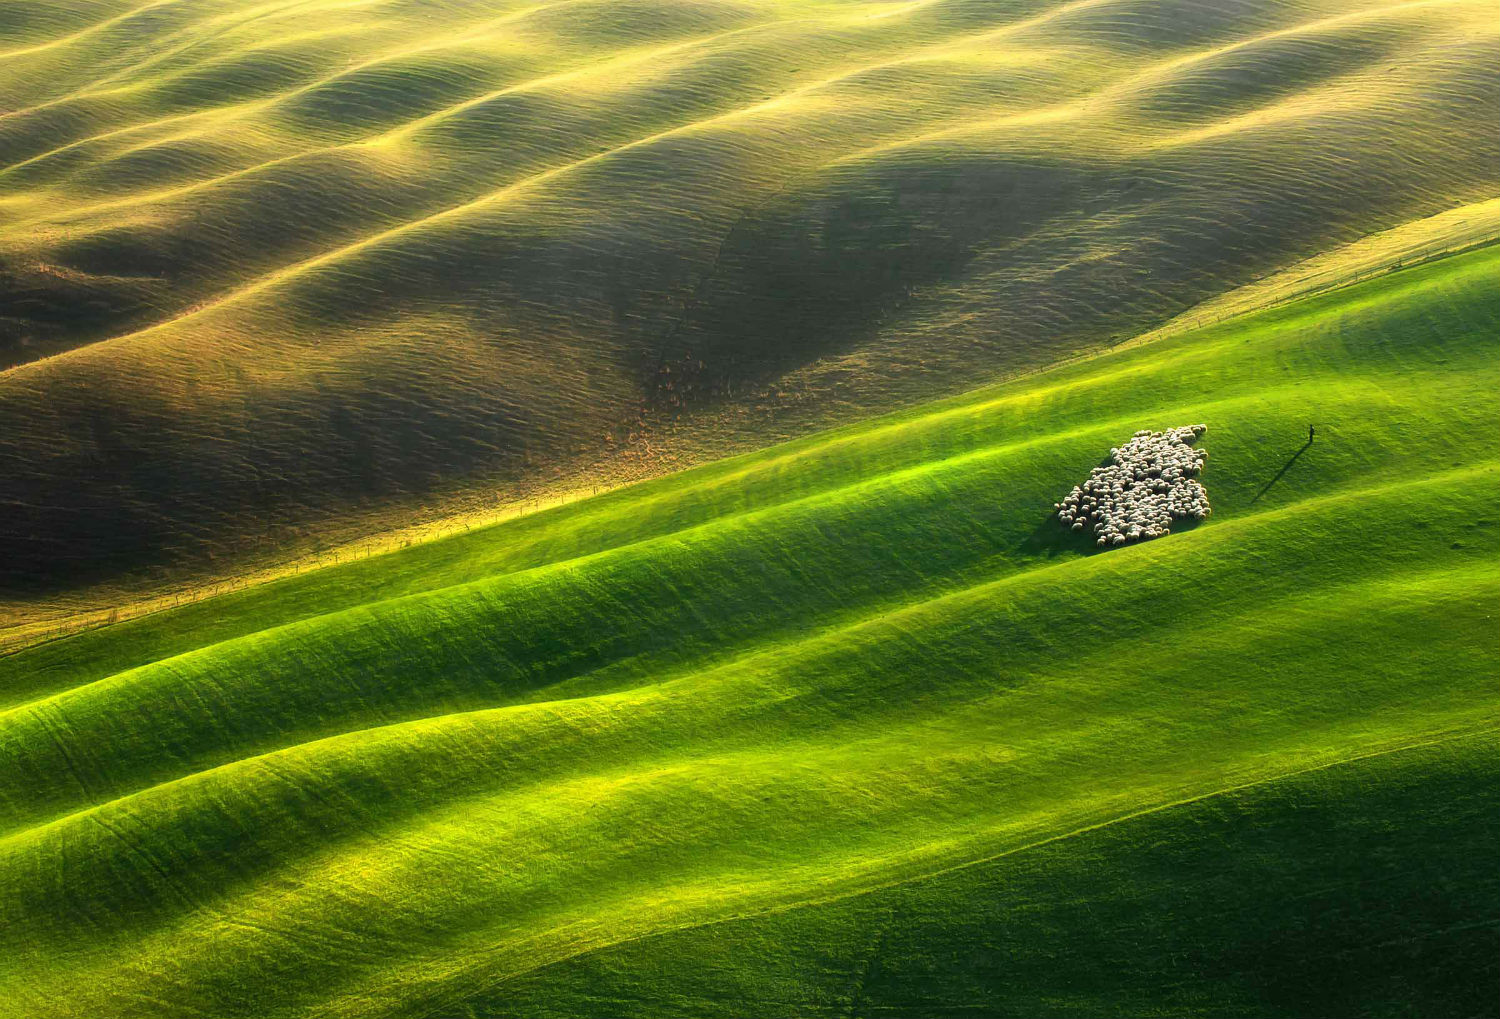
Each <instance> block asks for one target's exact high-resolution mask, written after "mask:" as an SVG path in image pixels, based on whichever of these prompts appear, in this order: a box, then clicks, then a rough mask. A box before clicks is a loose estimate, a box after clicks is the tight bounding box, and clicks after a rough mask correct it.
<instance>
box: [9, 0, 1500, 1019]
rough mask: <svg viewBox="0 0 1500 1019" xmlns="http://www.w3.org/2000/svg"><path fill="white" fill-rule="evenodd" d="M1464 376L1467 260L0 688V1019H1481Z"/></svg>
mask: <svg viewBox="0 0 1500 1019" xmlns="http://www.w3.org/2000/svg"><path fill="white" fill-rule="evenodd" d="M892 10H893V11H894V10H906V8H893V9H892ZM1497 336H1500V247H1486V248H1480V249H1477V250H1474V251H1471V252H1469V253H1466V254H1462V255H1456V256H1452V257H1448V258H1444V259H1441V260H1438V261H1434V262H1431V263H1428V264H1425V265H1423V266H1420V267H1417V268H1413V269H1407V270H1404V271H1401V272H1398V273H1393V274H1390V275H1387V276H1384V277H1381V278H1379V279H1376V280H1373V281H1369V282H1365V283H1362V284H1358V285H1356V286H1352V287H1349V288H1345V289H1342V290H1338V291H1335V292H1332V293H1329V294H1324V295H1320V296H1316V297H1312V298H1307V299H1304V300H1301V301H1298V302H1295V303H1292V304H1288V305H1286V306H1284V307H1281V308H1277V309H1274V310H1271V311H1266V312H1261V313H1258V314H1255V315H1250V316H1243V317H1240V318H1235V319H1232V320H1229V321H1226V322H1223V323H1220V324H1217V325H1214V326H1210V327H1207V328H1203V329H1198V330H1192V331H1188V332H1184V333H1181V334H1178V335H1175V336H1172V337H1169V338H1166V339H1162V340H1159V341H1156V342H1154V343H1151V344H1147V345H1142V346H1138V347H1134V348H1130V349H1125V350H1121V351H1118V352H1115V353H1112V354H1107V355H1104V356H1101V357H1097V358H1093V359H1090V360H1086V361H1081V362H1077V363H1074V364H1071V365H1068V366H1064V367H1060V368H1057V369H1054V370H1052V371H1048V372H1045V373H1042V374H1039V375H1035V376H1032V377H1028V378H1025V379H1020V380H1015V381H1012V382H1009V383H1005V384H1001V385H998V386H994V387H989V388H986V389H982V390H978V391H975V392H973V393H970V394H967V395H965V396H963V397H959V398H955V399H951V400H948V401H945V402H940V403H934V404H929V405H926V406H923V407H919V408H915V409H912V410H908V411H904V412H901V413H898V414H895V415H892V416H887V417H883V418H877V419H874V420H872V421H869V422H866V423H863V424H859V425H853V426H849V427H846V428H844V429H841V430H838V431H834V432H827V433H821V434H817V435H813V436H810V437H807V438H804V439H801V440H798V441H796V442H794V443H790V444H785V445H781V446H777V447H772V448H769V449H766V450H762V451H760V452H757V453H754V454H750V455H746V456H741V457H736V458H732V459H726V460H722V461H718V462H716V463H713V464H710V465H707V466H705V467H702V468H698V469H694V470H691V471H687V472H683V473H679V474H674V475H670V476H666V477H662V478H659V479H656V480H653V481H648V482H643V483H641V484H638V485H635V486H631V487H629V488H625V489H621V490H618V491H615V492H612V493H609V494H607V495H603V496H600V497H597V498H593V499H588V500H584V501H582V502H579V503H576V504H573V505H571V506H567V507H564V508H560V509H556V510H552V511H548V512H544V513H538V514H534V515H531V516H528V517H524V518H520V519H517V520H513V521H510V522H507V523H503V524H499V525H496V526H493V527H489V528H486V529H483V530H478V531H474V532H472V533H470V534H467V535H463V536H459V537H455V538H451V539H447V540H443V541H438V542H433V543H430V544H426V545H421V546H417V547H413V548H411V549H407V550H403V551H399V552H395V553H392V554H389V555H384V556H379V557H375V558H371V559H368V560H364V561H360V562H356V563H350V564H346V565H343V566H338V567H331V568H328V569H325V570H319V571H316V572H313V573H310V574H306V575H302V576H298V577H293V578H288V579H285V580H282V581H279V582H276V583H273V584H267V585H264V586H261V587H258V588H255V589H253V590H246V591H240V592H236V593H234V594H230V595H225V596H222V597H219V598H215V599H212V600H209V601H205V602H201V603H198V604H194V605H189V606H185V607H183V608H181V609H179V610H175V611H169V612H162V613H157V614H153V615H149V616H143V617H140V618H137V619H133V620H129V621H125V622H121V623H118V624H116V625H112V626H108V627H103V628H100V629H97V630H93V631H89V632H85V633H81V634H78V635H76V636H72V637H69V638H66V639H62V640H58V641H54V642H51V643H47V644H43V645H40V646H37V647H33V648H30V649H26V650H23V651H21V652H19V653H16V654H12V655H9V656H7V657H4V658H0V1013H3V1014H6V1015H15V1016H18V1017H20V1016H28V1017H35V1016H72V1015H77V1016H97V1015H121V1016H135V1015H140V1016H175V1015H181V1016H192V1015H215V1016H223V1015H239V1014H243V1015H256V1016H278V1015H326V1016H376V1015H444V1016H448V1015H485V1016H492V1015H509V1014H513V1015H525V1016H543V1015H579V1014H584V1015H601V1016H604V1015H622V1014H641V1015H662V1014H724V1015H745V1014H809V1015H861V1016H862V1015H892V1016H904V1015H917V1014H921V1015H953V1016H959V1015H986V1016H993V1015H1038V1014H1065V1015H1079V1014H1101V1013H1109V1014H1119V1013H1130V1014H1147V1013H1163V1012H1165V1013H1171V1014H1205V1015H1228V1014H1243V1015H1257V1016H1265V1015H1309V1014H1339V1015H1409V1014H1429V1015H1430V1014H1445V1015H1446V1014H1454V1015H1458V1014H1466V1015H1467V1014H1476V1015H1477V1014H1486V1013H1487V1011H1491V1010H1492V1009H1493V1005H1494V1002H1495V1001H1496V1000H1500V963H1497V960H1500V953H1497V952H1496V951H1495V949H1496V945H1497V940H1500V876H1497V873H1496V871H1495V869H1494V867H1493V866H1492V862H1493V858H1494V852H1493V850H1494V846H1495V844H1496V839H1497V837H1500V733H1497V730H1496V725H1497V723H1496V718H1497V709H1500V682H1497V679H1500V677H1497V673H1496V663H1497V661H1500V625H1497V618H1496V617H1497V615H1500V512H1497V505H1500V452H1497V450H1496V447H1495V437H1496V435H1497V434H1500V405H1497V402H1496V401H1495V399H1494V396H1493V394H1494V392H1495V391H1496V390H1497V388H1500V357H1497ZM1199 421H1202V422H1205V423H1207V425H1208V432H1207V434H1206V435H1205V437H1204V438H1203V440H1202V443H1203V445H1204V446H1205V448H1207V449H1208V450H1209V451H1210V458H1209V460H1208V466H1207V469H1206V471H1205V473H1204V475H1203V480H1204V483H1205V484H1206V486H1207V488H1208V491H1209V493H1210V496H1211V498H1212V500H1213V504H1214V507H1215V512H1214V514H1213V516H1211V517H1210V518H1209V519H1208V520H1207V521H1206V522H1204V523H1203V524H1201V525H1199V526H1196V527H1193V528H1189V529H1184V530H1181V531H1179V532H1178V533H1174V534H1172V535H1171V536H1169V537H1166V538H1163V539H1160V540H1157V541H1153V542H1149V543H1145V544H1141V545H1135V546H1127V547H1124V548H1120V549H1113V550H1110V551H1107V552H1097V551H1096V550H1095V549H1094V548H1093V546H1092V545H1091V544H1090V543H1088V542H1087V541H1086V540H1084V539H1083V538H1081V537H1080V536H1077V535H1073V534H1071V533H1070V532H1066V531H1064V530H1063V529H1062V528H1061V527H1060V526H1059V525H1058V523H1057V521H1056V520H1055V519H1052V518H1051V515H1050V514H1051V509H1052V503H1053V502H1054V501H1055V500H1056V499H1058V498H1059V497H1060V496H1061V495H1062V494H1064V493H1065V492H1066V491H1067V490H1068V489H1069V488H1070V487H1071V486H1072V485H1073V484H1074V483H1075V482H1077V481H1078V480H1080V479H1081V478H1082V477H1084V476H1085V475H1086V474H1087V472H1088V470H1089V469H1090V467H1092V466H1093V465H1094V464H1096V463H1098V462H1099V460H1100V458H1101V457H1102V456H1103V455H1104V453H1105V452H1106V451H1107V450H1108V448H1109V447H1110V446H1111V445H1114V444H1118V443H1119V442H1120V441H1121V440H1123V439H1124V438H1126V437H1128V436H1129V435H1130V434H1131V433H1132V432H1133V431H1134V430H1135V429H1137V428H1141V427H1158V428H1159V427H1165V426H1171V425H1178V424H1187V423H1193V422H1199ZM1309 424H1315V425H1316V427H1317V434H1316V438H1315V439H1314V440H1313V441H1312V442H1311V443H1308V442H1307V429H1308V425H1309Z"/></svg>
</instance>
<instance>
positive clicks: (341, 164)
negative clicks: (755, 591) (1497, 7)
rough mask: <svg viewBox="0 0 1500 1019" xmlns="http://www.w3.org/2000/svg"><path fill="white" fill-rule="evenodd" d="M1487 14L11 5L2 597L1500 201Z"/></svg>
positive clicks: (413, 2) (792, 393)
mask: <svg viewBox="0 0 1500 1019" xmlns="http://www.w3.org/2000/svg"><path fill="white" fill-rule="evenodd" d="M1497 34H1500V22H1497V19H1496V18H1495V17H1494V4H1493V0H1412V2H1398V3H1381V2H1378V0H1256V2H1247V0H1222V2H1213V3H1205V2H1202V0H1066V2H1059V0H913V2H903V0H874V2H872V0H552V2H543V3H533V2H530V0H366V2H359V3H350V2H346V0H265V2H254V0H171V2H165V0H41V2H31V3H24V4H19V3H17V4H10V5H8V6H7V8H6V10H5V11H4V12H0V298H3V304H0V369H3V368H6V367H9V370H8V371H3V372H0V472H3V475H4V477H5V480H6V490H5V497H4V498H3V499H0V597H4V598H6V599H8V600H9V605H10V606H12V607H14V608H15V610H16V611H18V612H19V611H22V610H23V609H24V607H25V606H26V605H27V604H28V599H35V598H37V597H39V596H40V595H44V594H45V595H49V596H60V595H61V594H65V593H67V592H69V591H72V590H77V589H79V588H80V587H86V586H87V585H89V584H93V583H102V582H105V581H117V582H120V583H124V581H123V580H122V579H121V578H136V579H138V580H139V579H141V578H145V579H144V580H142V582H143V583H145V582H148V581H150V580H152V578H153V577H155V579H157V580H159V579H160V577H159V576H157V575H155V574H152V573H151V571H152V570H153V569H156V570H162V569H167V568H172V567H180V566H182V565H183V564H194V563H195V564H198V565H199V566H200V567H201V568H202V571H203V572H204V573H206V574H208V575H213V574H215V573H222V572H223V571H224V570H225V569H226V565H225V564H226V563H230V562H240V561H242V560H243V558H244V557H245V556H254V555H257V554H261V553H264V554H265V555H276V554H282V553H284V552H286V551H287V550H288V549H301V550H306V549H308V548H311V547H313V546H315V545H316V544H317V542H318V541H320V540H322V539H323V536H324V535H325V534H326V533H327V532H328V531H329V530H330V529H334V530H336V529H338V528H340V527H342V528H343V529H344V530H345V531H348V532H349V533H361V531H364V532H367V531H368V530H369V528H370V527H372V526H373V525H374V524H373V522H378V521H386V522H389V521H390V520H393V519H402V520H406V519H410V518H411V517H412V516H413V515H414V514H418V513H423V512H427V513H433V512H437V511H438V510H439V509H440V508H441V507H443V506H449V505H457V504H459V503H463V504H464V505H485V504H488V505H491V506H493V505H494V503H495V502H496V500H497V499H500V500H506V499H511V498H514V497H516V496H517V495H518V493H525V492H529V491H535V490H536V489H537V488H538V487H539V486H545V485H551V486H563V487H566V486H568V485H569V484H579V483H583V481H584V480H590V483H592V481H597V480H601V479H602V480H606V481H608V480H616V479H619V478H628V477H635V476H639V475H644V474H651V473H659V472H661V471H662V470H664V469H667V468H670V467H672V466H673V465H680V464H684V463H687V462H693V461H701V460H703V459H705V458H713V457H718V456H721V455H724V454H725V453H726V452H735V451H743V450H747V449H751V448H759V447H761V446H764V445H767V444H769V443H770V442H772V441H779V440H781V439H784V438H789V437H793V436H795V435H798V434H805V433H807V432H808V431H809V430H810V429H812V428H813V427H814V426H827V425H828V424H838V423H842V422H844V421H848V420H850V419H852V418H853V417H857V416H861V415H866V414H869V413H875V412H885V411H889V410H892V409H896V408H898V407H901V406H909V405H913V404H915V403H916V402H919V401H922V400H927V399H932V398H935V397H940V396H944V395H950V394H954V393H958V392H962V391H966V390H968V389H971V388H973V387H974V386H976V385H978V384H981V383H985V382H988V381H993V380H995V379H998V378H1000V377H1003V376H1005V375H1007V374H1013V373H1015V372H1018V371H1022V370H1028V369H1033V368H1037V367H1040V366H1043V365H1046V364H1051V363H1053V362H1055V361H1056V360H1058V359H1059V358H1062V357H1065V356H1069V355H1072V354H1075V353H1078V352H1081V351H1088V350H1095V349H1098V348H1099V347H1101V346H1105V345H1108V344H1111V343H1115V342H1118V341H1122V340H1125V339H1128V338H1130V337H1132V336H1136V335H1138V334H1140V333H1142V332H1144V331H1146V330H1148V329H1151V328H1154V327H1156V326H1159V325H1161V324H1162V323H1163V322H1165V321H1167V320H1169V319H1171V318H1172V317H1174V316H1176V315H1178V314H1180V313H1182V312H1184V311H1185V310H1187V309H1190V308H1192V307H1194V306H1195V305H1197V304H1199V303H1200V302H1202V301H1205V300H1210V299H1214V298H1217V297H1220V296H1222V295H1223V294H1225V293H1228V292H1231V291H1234V290H1236V289H1237V288H1239V287H1240V286H1242V285H1244V284H1249V283H1251V282H1253V281H1255V280H1258V279H1260V278H1261V277H1263V276H1266V275H1268V274H1272V273H1276V272H1284V271H1289V270H1290V269H1291V268H1292V267H1293V266H1295V265H1297V264H1298V263H1299V262H1301V261H1302V260H1303V259H1306V258H1308V257H1311V256H1315V255H1319V254H1321V253H1324V252H1327V251H1330V250H1334V249H1337V248H1339V247H1340V246H1341V245H1345V244H1348V243H1350V242H1354V241H1356V240H1357V239H1358V238H1361V237H1365V236H1367V235H1370V234H1372V233H1375V232H1378V231H1385V230H1388V229H1391V228H1395V227H1398V226H1400V225H1402V224H1405V223H1408V222H1413V221H1418V220H1422V219H1424V218H1428V217H1432V216H1434V215H1442V214H1445V213H1452V212H1453V211H1454V210H1456V209H1462V208H1464V207H1466V206H1468V205H1471V204H1475V203H1481V202H1485V201H1489V200H1491V199H1493V198H1494V197H1495V195H1496V193H1497V188H1500V171H1497V167H1500V141H1497V136H1496V132H1495V131H1494V130H1493V127H1494V124H1495V123H1496V122H1497V121H1500V43H1497ZM1445 222H1447V221H1445ZM1449 225H1451V226H1453V227H1454V229H1455V230H1457V231H1458V232H1459V233H1460V234H1461V233H1463V230H1462V229H1461V225H1460V224H1454V223H1450V224H1449ZM1491 236H1493V234H1492V233H1491ZM1325 268H1331V270H1332V271H1333V274H1334V276H1335V277H1337V276H1339V275H1340V273H1342V272H1343V271H1344V269H1341V268H1339V267H1338V266H1334V267H1327V266H1325ZM1345 268H1347V267H1345ZM47 355H51V356H47ZM273 522H274V523H273ZM215 557H217V558H215Z"/></svg>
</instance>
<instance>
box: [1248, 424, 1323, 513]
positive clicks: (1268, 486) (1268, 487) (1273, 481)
mask: <svg viewBox="0 0 1500 1019" xmlns="http://www.w3.org/2000/svg"><path fill="white" fill-rule="evenodd" d="M1312 444H1313V441H1312V440H1311V439H1308V440H1307V441H1306V442H1304V443H1303V444H1302V448H1301V449H1299V450H1297V452H1295V453H1293V454H1292V458H1291V459H1290V460H1288V461H1287V462H1286V463H1285V464H1283V465H1282V467H1281V470H1279V471H1277V472H1276V476H1275V477H1274V478H1272V479H1271V480H1270V481H1267V482H1266V487H1265V488H1262V489H1261V490H1260V491H1259V492H1256V493H1255V498H1254V499H1251V500H1250V505H1252V506H1254V505H1255V504H1256V503H1258V502H1260V497H1261V496H1263V495H1265V494H1266V493H1267V492H1269V491H1270V490H1271V486H1272V485H1274V484H1276V482H1278V481H1280V480H1281V476H1282V475H1283V474H1285V473H1286V472H1287V471H1289V470H1291V469H1292V464H1294V463H1296V462H1297V458H1298V457H1299V456H1301V455H1302V454H1303V453H1306V452H1307V450H1308V447H1309V446H1311V445H1312Z"/></svg>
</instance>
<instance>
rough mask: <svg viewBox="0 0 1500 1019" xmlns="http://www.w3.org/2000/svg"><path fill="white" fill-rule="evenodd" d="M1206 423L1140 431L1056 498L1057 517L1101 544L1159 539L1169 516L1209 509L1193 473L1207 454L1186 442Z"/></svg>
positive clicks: (1180, 517)
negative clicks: (1159, 430) (1063, 494)
mask: <svg viewBox="0 0 1500 1019" xmlns="http://www.w3.org/2000/svg"><path fill="white" fill-rule="evenodd" d="M1207 430H1208V426H1207V425H1184V426H1183V427H1181V428H1168V429H1167V430H1166V431H1165V432H1152V431H1139V432H1136V433H1135V435H1133V436H1132V437H1131V439H1130V441H1129V442H1127V443H1126V444H1125V445H1123V446H1120V447H1118V448H1116V449H1111V450H1110V451H1109V459H1110V462H1109V464H1108V465H1106V466H1104V467H1095V468H1094V470H1093V471H1092V473H1090V474H1089V479H1088V480H1087V481H1085V482H1084V483H1083V484H1082V485H1078V486H1077V487H1075V488H1074V489H1073V491H1072V492H1070V493H1068V496H1067V498H1065V499H1064V500H1063V501H1062V502H1060V503H1057V504H1056V506H1057V518H1058V519H1059V520H1061V521H1062V523H1063V526H1064V527H1068V528H1071V529H1072V530H1075V531H1082V530H1084V528H1089V529H1090V530H1092V532H1093V533H1094V536H1095V539H1096V543H1097V544H1098V545H1099V547H1100V548H1104V547H1107V546H1111V545H1123V544H1125V543H1126V542H1127V541H1138V540H1142V539H1146V538H1159V537H1161V536H1162V535H1164V534H1168V533H1170V531H1171V523H1172V521H1173V520H1184V519H1187V518H1188V517H1192V518H1194V519H1196V520H1202V519H1203V518H1204V517H1206V516H1208V514H1209V507H1208V493H1207V492H1206V491H1204V489H1203V486H1202V485H1201V484H1199V483H1198V482H1197V481H1196V480H1195V479H1194V478H1193V475H1195V474H1197V473H1198V472H1199V471H1200V470H1202V469H1203V461H1204V460H1206V459H1208V453H1207V452H1205V451H1204V450H1201V449H1194V448H1193V447H1192V446H1190V445H1189V443H1191V442H1192V441H1193V440H1195V439H1197V438H1198V436H1200V435H1202V434H1203V433H1204V432H1205V431H1207Z"/></svg>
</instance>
